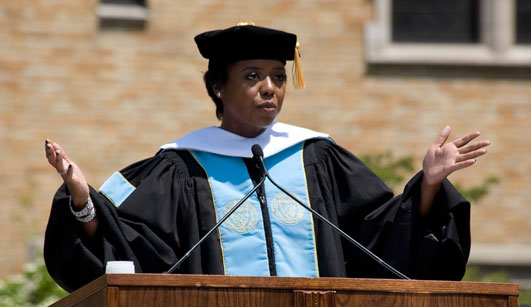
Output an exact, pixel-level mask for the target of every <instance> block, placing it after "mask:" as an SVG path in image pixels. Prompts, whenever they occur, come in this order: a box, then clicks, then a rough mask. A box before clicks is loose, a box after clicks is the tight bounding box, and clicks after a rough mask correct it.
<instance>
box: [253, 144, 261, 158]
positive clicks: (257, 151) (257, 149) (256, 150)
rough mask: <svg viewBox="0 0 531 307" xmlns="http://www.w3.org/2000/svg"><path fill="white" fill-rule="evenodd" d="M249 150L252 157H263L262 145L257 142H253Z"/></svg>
mask: <svg viewBox="0 0 531 307" xmlns="http://www.w3.org/2000/svg"><path fill="white" fill-rule="evenodd" d="M251 151H252V152H253V157H260V158H261V157H263V156H264V152H263V151H262V147H260V145H258V144H254V145H253V147H251Z"/></svg>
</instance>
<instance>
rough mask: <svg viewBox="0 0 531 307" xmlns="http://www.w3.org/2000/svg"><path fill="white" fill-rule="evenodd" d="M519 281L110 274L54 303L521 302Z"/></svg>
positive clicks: (507, 306) (375, 306)
mask: <svg viewBox="0 0 531 307" xmlns="http://www.w3.org/2000/svg"><path fill="white" fill-rule="evenodd" d="M518 293H519V288H518V285H517V284H507V283H484V282H452V281H422V280H390V279H356V278H326V277H322V278H293V277H247V276H218V275H177V274H168V275H163V274H107V275H103V276H101V277H99V278H98V279H96V280H94V281H92V282H90V283H89V284H87V285H85V286H84V287H82V288H80V289H78V290H77V291H75V292H73V293H71V294H70V295H69V296H67V297H65V298H63V299H61V300H60V301H58V302H56V303H55V304H53V305H52V306H54V307H57V306H91V307H92V306H109V307H111V306H112V307H117V306H128V307H132V306H154V307H155V306H219V307H223V306H227V307H239V306H246V307H248V306H252V307H262V306H264V307H265V306H272V307H283V306H290V307H291V306H327V307H328V306H369V307H379V306H430V307H431V306H445V307H446V306H448V307H450V306H451V307H453V306H467V307H472V306H477V307H489V306H504V307H517V306H518Z"/></svg>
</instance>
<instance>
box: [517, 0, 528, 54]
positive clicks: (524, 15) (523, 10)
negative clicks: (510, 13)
mask: <svg viewBox="0 0 531 307" xmlns="http://www.w3.org/2000/svg"><path fill="white" fill-rule="evenodd" d="M516 43H517V44H531V0H518V1H516Z"/></svg>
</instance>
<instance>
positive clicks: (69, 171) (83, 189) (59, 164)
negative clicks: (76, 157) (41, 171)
mask: <svg viewBox="0 0 531 307" xmlns="http://www.w3.org/2000/svg"><path fill="white" fill-rule="evenodd" d="M45 152H46V158H47V159H48V163H50V165H51V166H53V167H54V168H55V170H56V171H57V173H59V175H60V176H61V177H62V178H63V181H64V182H65V184H66V186H67V187H68V190H69V191H70V195H71V196H72V202H73V204H74V206H75V207H76V208H77V209H82V208H83V207H84V206H85V204H86V203H87V200H88V197H89V187H88V184H87V180H86V179H85V176H83V173H82V172H81V170H80V169H79V167H77V165H76V164H75V163H74V162H72V161H71V160H70V159H69V158H68V156H67V155H66V153H65V152H64V150H63V148H61V146H59V144H57V143H54V142H52V141H50V140H48V139H47V140H46V142H45Z"/></svg>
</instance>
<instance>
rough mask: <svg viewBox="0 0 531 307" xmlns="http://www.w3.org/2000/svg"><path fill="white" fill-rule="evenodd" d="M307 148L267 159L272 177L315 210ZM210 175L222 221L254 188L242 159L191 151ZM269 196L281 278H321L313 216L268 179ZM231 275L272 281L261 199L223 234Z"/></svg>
mask: <svg viewBox="0 0 531 307" xmlns="http://www.w3.org/2000/svg"><path fill="white" fill-rule="evenodd" d="M303 145H304V142H300V143H298V144H296V145H294V146H291V147H289V148H287V149H285V150H283V151H281V152H279V153H277V154H275V155H273V156H270V157H268V158H266V159H265V165H266V167H267V169H268V172H269V174H270V176H271V177H272V178H273V179H274V180H275V181H276V182H277V183H278V184H279V185H281V186H282V187H284V188H285V189H286V190H287V191H289V192H290V193H292V194H294V195H296V196H297V198H299V199H300V200H301V201H302V202H303V203H305V204H308V205H310V203H309V197H308V189H307V185H306V174H305V172H304V161H303ZM191 153H192V155H193V156H194V157H195V158H196V160H197V161H198V162H199V164H200V165H201V166H202V167H203V169H204V170H205V172H206V174H207V177H208V182H209V184H210V188H211V192H212V197H213V203H214V207H215V208H214V209H215V212H216V218H217V220H219V219H221V218H222V217H223V216H224V215H225V214H226V213H227V212H228V211H229V210H230V209H231V208H232V207H233V206H234V205H235V204H236V203H237V202H238V201H239V200H240V199H241V198H243V197H244V196H245V195H246V194H247V193H248V192H249V191H251V189H252V188H253V183H252V181H251V179H250V177H249V174H248V171H247V167H246V165H245V162H244V161H243V159H242V158H239V157H230V156H223V155H218V154H214V153H209V152H204V151H191ZM265 192H266V199H267V204H268V208H267V210H268V212H269V218H270V224H271V233H272V237H273V249H274V256H275V266H276V271H277V275H278V276H305V277H318V276H319V269H318V263H317V252H316V244H315V233H314V225H313V218H312V216H311V213H310V212H309V211H307V210H306V209H304V208H303V207H301V206H300V205H299V204H297V203H296V202H295V201H293V200H291V199H290V198H289V197H288V196H287V195H286V194H284V193H283V192H281V191H280V190H279V189H277V188H276V187H275V186H274V185H273V184H271V183H270V182H269V181H268V180H267V179H266V182H265ZM218 233H219V238H220V244H221V248H222V254H223V262H224V263H223V264H224V269H225V274H226V275H241V276H269V275H270V273H269V261H268V256H267V246H266V236H265V231H264V221H263V217H262V210H261V208H260V203H259V201H258V197H257V196H256V193H255V194H253V195H251V197H250V198H249V199H248V200H247V201H246V202H244V203H243V204H242V205H241V207H240V208H239V209H238V210H236V211H235V212H234V213H233V215H232V216H231V217H230V218H229V219H227V220H226V221H225V222H224V223H223V224H222V225H221V226H220V228H219V229H218Z"/></svg>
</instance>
